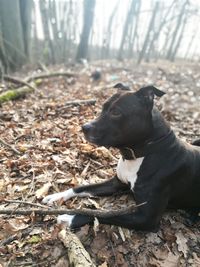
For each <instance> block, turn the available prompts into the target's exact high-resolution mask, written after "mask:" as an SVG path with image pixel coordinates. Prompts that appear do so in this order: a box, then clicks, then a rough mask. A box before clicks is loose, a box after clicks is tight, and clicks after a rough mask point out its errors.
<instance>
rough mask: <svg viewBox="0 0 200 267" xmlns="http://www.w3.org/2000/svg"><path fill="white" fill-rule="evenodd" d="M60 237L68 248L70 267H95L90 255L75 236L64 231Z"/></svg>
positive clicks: (60, 233) (59, 234)
mask: <svg viewBox="0 0 200 267" xmlns="http://www.w3.org/2000/svg"><path fill="white" fill-rule="evenodd" d="M58 237H59V239H60V240H61V241H62V242H63V244H64V246H65V247H66V248H67V252H68V258H69V263H70V266H74V267H95V265H94V264H93V262H92V260H91V258H90V255H89V253H88V252H87V251H86V250H85V248H84V247H83V245H82V243H81V241H80V240H79V239H78V237H77V236H76V235H75V234H73V233H72V232H71V231H69V230H64V229H63V230H61V231H60V232H59V233H58Z"/></svg>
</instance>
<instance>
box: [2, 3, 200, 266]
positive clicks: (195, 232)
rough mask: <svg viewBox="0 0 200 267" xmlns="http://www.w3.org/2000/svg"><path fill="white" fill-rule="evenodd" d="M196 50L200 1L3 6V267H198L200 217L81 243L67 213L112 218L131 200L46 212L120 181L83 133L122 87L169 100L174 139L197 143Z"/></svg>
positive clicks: (109, 231) (199, 81)
mask: <svg viewBox="0 0 200 267" xmlns="http://www.w3.org/2000/svg"><path fill="white" fill-rule="evenodd" d="M199 43H200V1H199V0H157V1H156V0H0V267H17V266H20V267H23V266H32V267H34V266H35V267H38V266H42V267H46V266H48V267H49V266H53V267H69V266H74V267H87V266H89V267H95V266H96V267H110V266H113V267H131V266H133V267H147V266H148V267H175V266H179V267H185V266H187V267H197V266H200V220H199V218H200V217H199V215H198V214H193V215H192V216H190V215H189V214H188V213H186V212H185V211H182V210H178V211H166V212H165V214H164V215H163V218H162V220H161V222H160V226H159V229H158V231H157V232H155V233H146V232H136V231H134V230H128V229H123V228H121V227H116V226H109V225H99V224H98V221H97V220H95V224H94V226H89V225H86V226H84V227H81V229H78V230H76V231H75V234H74V233H72V232H71V231H69V230H68V229H67V230H66V232H64V233H63V232H62V231H61V226H60V225H58V224H56V217H57V215H56V214H57V213H58V209H70V210H71V209H79V210H80V209H83V208H87V209H90V210H89V212H96V209H97V210H99V209H100V210H103V211H105V212H108V213H109V214H110V211H111V210H117V211H118V210H119V209H123V208H127V207H128V208H129V206H132V205H133V198H132V197H131V196H129V195H122V196H116V195H114V196H111V197H104V198H89V197H88V198H74V199H72V200H71V199H70V200H68V201H65V202H64V201H60V202H58V203H55V204H54V206H52V207H47V206H46V205H44V204H42V199H43V197H44V196H46V195H48V194H51V193H55V192H59V191H63V190H66V189H69V188H73V187H74V186H77V185H82V184H83V185H84V184H89V183H90V184H91V183H97V182H102V181H105V179H109V178H111V177H113V176H114V175H115V173H116V166H117V161H118V159H119V151H118V150H116V149H112V148H110V149H107V148H105V147H97V146H95V145H93V144H90V143H88V142H87V141H86V140H85V138H84V135H83V133H82V130H81V126H82V125H83V124H84V123H86V122H88V121H90V120H93V119H94V118H95V116H96V114H99V113H100V111H101V107H102V104H103V103H104V102H105V100H106V99H107V98H108V97H110V96H111V95H112V94H114V93H116V91H117V90H118V89H116V88H114V85H116V84H117V83H123V84H124V86H126V87H129V88H130V90H132V91H137V90H138V89H139V88H141V87H143V86H147V85H149V84H153V85H154V86H156V87H157V88H159V89H160V90H163V91H164V92H166V94H165V95H164V96H163V97H162V98H160V99H155V105H157V107H158V108H159V110H160V111H161V112H162V114H163V115H164V117H165V118H166V119H167V121H168V122H169V123H170V125H171V127H172V129H173V130H174V131H175V133H176V135H177V136H179V137H180V138H181V139H182V140H184V141H187V142H189V143H191V142H192V141H194V140H195V139H200V128H199V125H200V104H199V103H200V45H199ZM91 209H92V210H91ZM86 251H87V252H86Z"/></svg>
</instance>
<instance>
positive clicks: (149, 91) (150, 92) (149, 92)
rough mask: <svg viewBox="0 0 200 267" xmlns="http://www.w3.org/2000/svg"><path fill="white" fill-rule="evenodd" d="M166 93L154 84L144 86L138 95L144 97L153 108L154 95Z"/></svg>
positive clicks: (159, 95)
mask: <svg viewBox="0 0 200 267" xmlns="http://www.w3.org/2000/svg"><path fill="white" fill-rule="evenodd" d="M164 94H165V92H163V91H161V90H159V89H157V88H156V87H154V86H153V85H150V86H146V87H142V88H141V89H139V90H138V91H137V95H138V96H139V97H140V98H142V99H143V100H144V101H145V102H146V104H148V106H149V107H150V108H151V109H152V107H153V100H154V96H155V95H156V96H158V97H161V96H163V95H164Z"/></svg>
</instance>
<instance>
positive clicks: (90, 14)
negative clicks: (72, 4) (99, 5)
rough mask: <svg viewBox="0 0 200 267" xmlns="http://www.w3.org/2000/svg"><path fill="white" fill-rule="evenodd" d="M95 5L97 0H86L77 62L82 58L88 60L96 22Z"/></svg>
mask: <svg viewBox="0 0 200 267" xmlns="http://www.w3.org/2000/svg"><path fill="white" fill-rule="evenodd" d="M95 3H96V1H95V0H84V15H83V29H82V33H81V39H80V43H79V45H78V50H77V54H76V60H77V61H79V60H80V59H81V58H85V59H87V58H88V45H89V44H88V43H89V36H90V32H91V29H92V25H93V20H94V10H95Z"/></svg>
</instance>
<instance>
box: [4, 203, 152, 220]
mask: <svg viewBox="0 0 200 267" xmlns="http://www.w3.org/2000/svg"><path fill="white" fill-rule="evenodd" d="M146 203H147V202H144V203H141V204H139V205H131V206H129V207H128V208H122V209H119V210H106V211H104V210H91V209H85V208H84V209H49V210H44V209H29V210H20V209H18V210H13V209H3V210H0V214H7V215H30V214H32V213H35V214H37V215H58V214H69V215H76V214H82V215H88V216H94V217H100V218H102V217H104V218H108V217H113V216H119V215H124V214H126V213H131V212H133V211H134V210H135V209H136V208H138V207H141V206H143V205H145V204H146Z"/></svg>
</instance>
